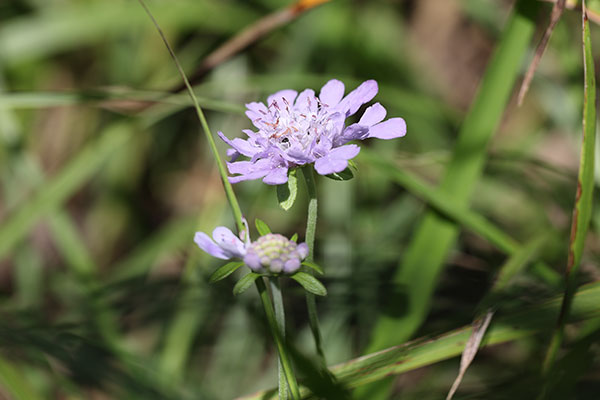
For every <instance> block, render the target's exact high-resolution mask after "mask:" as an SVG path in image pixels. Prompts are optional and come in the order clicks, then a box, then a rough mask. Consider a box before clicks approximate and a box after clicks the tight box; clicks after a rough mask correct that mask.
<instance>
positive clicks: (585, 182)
mask: <svg viewBox="0 0 600 400" xmlns="http://www.w3.org/2000/svg"><path fill="white" fill-rule="evenodd" d="M581 8H582V15H581V17H582V18H581V19H582V22H581V23H582V29H581V30H582V41H583V71H584V94H583V145H582V146H581V156H580V159H579V176H578V178H577V191H576V193H575V207H574V208H573V218H572V221H571V239H570V243H569V257H568V261H567V270H566V280H567V285H566V289H565V293H564V297H563V303H562V307H561V311H560V314H559V316H558V323H557V324H556V329H555V330H554V334H553V336H552V340H551V342H550V346H549V347H548V351H547V353H546V358H545V359H544V365H543V368H542V370H543V373H544V375H547V374H548V373H549V372H550V370H551V369H552V366H553V365H554V361H555V359H556V356H557V354H558V351H559V349H560V347H561V344H562V340H563V336H564V329H565V323H566V322H565V321H566V318H567V317H568V315H569V312H570V308H571V302H572V300H573V295H574V294H575V289H576V287H577V272H578V270H579V265H580V263H581V256H582V254H583V249H584V246H585V238H586V236H587V232H588V228H589V225H590V219H591V215H592V195H593V190H594V151H595V146H596V101H597V98H596V79H595V72H594V71H595V67H594V58H593V54H592V43H591V37H590V24H589V21H588V16H587V11H586V5H585V1H583V2H582V5H581Z"/></svg>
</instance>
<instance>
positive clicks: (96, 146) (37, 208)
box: [0, 124, 132, 258]
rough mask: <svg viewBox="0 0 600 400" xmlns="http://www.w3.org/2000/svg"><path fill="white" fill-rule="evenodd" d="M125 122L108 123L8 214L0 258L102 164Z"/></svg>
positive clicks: (120, 141) (124, 134)
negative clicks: (59, 169) (51, 176)
mask: <svg viewBox="0 0 600 400" xmlns="http://www.w3.org/2000/svg"><path fill="white" fill-rule="evenodd" d="M131 133H132V132H131V129H130V128H129V126H127V125H125V124H117V125H112V126H111V127H110V128H108V129H107V130H106V132H105V133H104V134H103V135H102V136H101V137H100V138H99V139H97V140H95V141H94V142H93V143H90V144H89V145H88V146H87V147H86V148H84V149H83V150H81V151H80V152H79V153H78V154H77V156H75V157H74V159H73V160H71V161H70V162H69V163H68V165H66V166H65V167H64V168H63V169H62V170H61V171H60V172H59V173H58V174H57V175H56V176H55V177H53V178H51V179H49V180H48V182H47V183H46V184H45V185H44V186H43V187H42V188H41V189H40V190H39V191H38V192H37V193H36V194H35V195H34V196H33V197H32V198H31V200H29V201H27V202H26V203H25V204H23V205H22V206H21V207H19V208H18V209H17V210H16V211H14V212H13V213H12V214H11V215H9V216H8V218H7V219H6V221H4V222H3V223H2V226H0V258H2V257H4V256H5V255H6V254H7V253H8V252H9V251H10V250H11V248H12V247H13V246H14V245H15V244H17V243H18V242H19V241H20V240H21V239H23V237H24V236H25V235H26V234H27V233H28V232H29V230H30V229H31V227H32V226H33V225H34V224H35V223H36V222H37V221H38V220H39V219H40V218H42V217H44V216H46V215H47V214H48V213H50V212H52V211H53V210H55V209H56V207H57V206H59V205H60V204H61V203H62V202H63V201H65V200H66V199H67V198H68V197H69V196H70V195H72V194H73V193H74V192H75V191H76V190H77V189H78V188H79V187H80V186H81V185H82V184H83V183H84V182H86V181H87V180H89V179H90V177H91V176H92V175H93V174H94V173H95V172H96V171H97V170H98V169H99V168H100V167H101V166H102V165H103V164H104V162H105V161H106V160H107V159H108V158H109V157H110V155H111V154H113V153H114V152H116V151H117V150H118V149H119V148H120V147H121V146H123V145H125V143H126V141H127V140H128V139H129V138H130V136H131Z"/></svg>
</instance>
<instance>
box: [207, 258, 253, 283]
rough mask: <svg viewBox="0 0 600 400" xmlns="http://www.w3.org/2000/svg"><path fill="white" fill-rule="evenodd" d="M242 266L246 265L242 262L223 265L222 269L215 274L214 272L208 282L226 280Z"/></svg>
mask: <svg viewBox="0 0 600 400" xmlns="http://www.w3.org/2000/svg"><path fill="white" fill-rule="evenodd" d="M242 265H244V263H243V262H242V261H232V262H229V263H227V264H225V265H223V266H222V267H219V268H218V269H217V270H216V271H215V272H213V273H212V275H211V276H210V278H208V282H209V283H215V282H218V281H220V280H221V279H225V278H227V277H228V276H229V275H231V274H232V273H233V272H234V271H235V270H236V269H238V268H239V267H241V266H242Z"/></svg>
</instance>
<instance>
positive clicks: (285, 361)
mask: <svg viewBox="0 0 600 400" xmlns="http://www.w3.org/2000/svg"><path fill="white" fill-rule="evenodd" d="M271 287H272V286H271ZM256 288H257V289H258V294H259V295H260V299H261V301H262V304H263V307H264V309H265V314H266V315H267V322H268V323H269V329H270V330H271V335H273V339H275V345H276V346H277V352H278V353H279V365H280V366H281V369H282V370H283V375H284V376H285V380H286V381H287V385H288V388H289V390H290V393H291V395H292V399H293V400H300V389H298V382H297V381H296V376H295V375H294V371H293V369H292V363H291V361H290V357H289V355H288V352H287V349H286V346H285V343H284V338H283V336H282V335H281V333H280V325H279V322H278V320H277V318H276V316H275V312H274V311H273V306H272V304H271V299H270V298H269V293H268V292H267V287H266V286H265V281H264V280H263V279H262V278H258V279H257V280H256ZM277 291H278V292H279V298H280V299H281V291H279V288H277ZM273 293H274V295H273V296H274V299H275V304H276V306H275V307H276V308H277V307H278V306H277V299H276V298H275V297H276V295H275V292H273ZM280 304H281V307H282V309H281V312H282V314H283V302H281V303H280ZM279 383H280V385H281V378H280V379H279ZM279 392H280V394H281V387H280V389H279Z"/></svg>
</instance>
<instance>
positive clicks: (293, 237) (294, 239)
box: [290, 233, 298, 242]
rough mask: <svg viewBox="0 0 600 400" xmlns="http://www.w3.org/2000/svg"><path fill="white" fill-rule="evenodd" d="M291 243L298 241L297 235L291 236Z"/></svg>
mask: <svg viewBox="0 0 600 400" xmlns="http://www.w3.org/2000/svg"><path fill="white" fill-rule="evenodd" d="M290 240H291V241H292V242H297V241H298V234H297V233H294V235H293V236H292V238H291V239H290Z"/></svg>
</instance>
